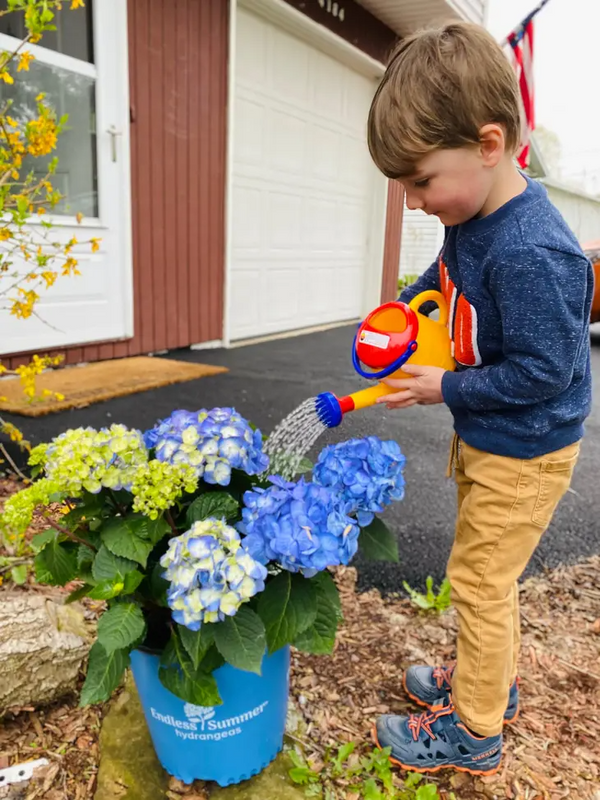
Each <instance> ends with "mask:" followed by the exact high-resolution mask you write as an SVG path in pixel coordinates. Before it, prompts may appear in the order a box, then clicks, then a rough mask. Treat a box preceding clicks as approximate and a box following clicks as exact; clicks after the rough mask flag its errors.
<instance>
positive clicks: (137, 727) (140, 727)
mask: <svg viewBox="0 0 600 800" xmlns="http://www.w3.org/2000/svg"><path fill="white" fill-rule="evenodd" d="M168 785H169V777H168V775H167V773H166V772H165V771H164V770H163V768H162V767H161V765H160V762H159V760H158V758H157V756H156V753H155V752H154V746H153V744H152V739H151V738H150V732H149V731H148V726H147V725H146V719H145V717H144V712H143V710H142V705H141V703H140V699H139V696H138V693H137V690H136V688H135V683H134V681H133V676H132V675H131V673H129V674H128V676H127V681H126V683H125V689H124V691H123V692H122V693H121V694H120V695H119V697H118V698H117V699H116V700H115V701H114V702H113V704H112V707H111V709H110V711H109V712H108V714H107V715H106V717H105V718H104V722H103V724H102V731H101V733H100V769H99V771H98V788H97V790H96V794H95V795H94V800H165V797H166V792H167V787H168Z"/></svg>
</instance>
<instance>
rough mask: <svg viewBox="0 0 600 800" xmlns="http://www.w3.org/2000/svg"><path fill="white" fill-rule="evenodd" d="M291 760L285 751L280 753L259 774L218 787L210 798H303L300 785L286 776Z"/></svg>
mask: <svg viewBox="0 0 600 800" xmlns="http://www.w3.org/2000/svg"><path fill="white" fill-rule="evenodd" d="M291 768H292V762H291V761H290V759H289V757H288V756H287V755H286V754H285V753H280V754H279V755H278V756H277V758H276V759H275V761H273V763H272V764H269V766H268V767H267V768H266V769H265V770H263V771H262V772H261V773H260V775H257V776H256V777H255V778H252V779H251V780H249V781H244V782H243V783H239V784H237V785H236V786H227V787H225V788H224V789H221V788H219V787H217V788H215V789H213V790H212V791H211V793H210V800H305V797H306V795H305V794H304V791H303V789H302V788H301V787H300V786H296V785H295V784H293V783H292V782H291V781H290V779H289V776H288V770H290V769H291Z"/></svg>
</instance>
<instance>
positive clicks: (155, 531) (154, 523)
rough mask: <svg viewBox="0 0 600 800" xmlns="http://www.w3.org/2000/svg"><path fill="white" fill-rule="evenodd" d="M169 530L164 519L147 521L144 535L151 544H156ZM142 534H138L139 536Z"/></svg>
mask: <svg viewBox="0 0 600 800" xmlns="http://www.w3.org/2000/svg"><path fill="white" fill-rule="evenodd" d="M170 530H171V526H170V525H169V523H168V522H167V520H166V519H163V518H162V517H159V518H158V519H147V520H146V535H147V537H148V539H150V541H151V542H152V544H153V545H154V544H158V543H159V542H160V540H161V539H162V538H163V536H165V535H166V534H167V533H169V532H170ZM141 535H142V534H141V533H140V534H139V536H141Z"/></svg>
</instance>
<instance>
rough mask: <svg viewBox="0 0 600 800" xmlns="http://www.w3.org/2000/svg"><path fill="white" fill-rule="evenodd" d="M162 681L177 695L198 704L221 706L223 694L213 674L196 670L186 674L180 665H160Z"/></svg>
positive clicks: (159, 671)
mask: <svg viewBox="0 0 600 800" xmlns="http://www.w3.org/2000/svg"><path fill="white" fill-rule="evenodd" d="M158 677H159V679H160V682H161V683H162V685H163V686H164V687H165V689H168V690H169V691H170V692H172V693H173V694H174V695H175V696H176V697H179V698H180V699H181V700H185V701H186V702H187V703H193V704H194V705H197V706H208V707H212V706H220V705H221V704H222V702H223V701H222V700H221V696H220V695H219V690H218V688H217V682H216V681H215V679H214V677H213V676H212V675H207V674H206V673H205V672H194V673H192V674H190V675H186V674H185V673H184V672H183V671H182V670H181V668H180V667H178V666H172V667H159V669H158Z"/></svg>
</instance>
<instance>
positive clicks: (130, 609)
mask: <svg viewBox="0 0 600 800" xmlns="http://www.w3.org/2000/svg"><path fill="white" fill-rule="evenodd" d="M145 629H146V622H145V620H144V615H143V614H142V610H141V608H140V607H139V606H137V605H136V604H135V603H117V604H116V605H114V606H113V607H112V608H109V610H108V611H107V612H105V613H104V614H103V615H102V616H101V617H100V619H99V620H98V642H99V643H100V644H101V645H102V647H103V648H104V650H105V651H106V652H107V653H112V652H114V651H115V650H122V649H123V648H126V647H129V646H130V645H132V644H134V642H136V641H138V639H140V638H141V637H142V636H143V634H144V631H145Z"/></svg>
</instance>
